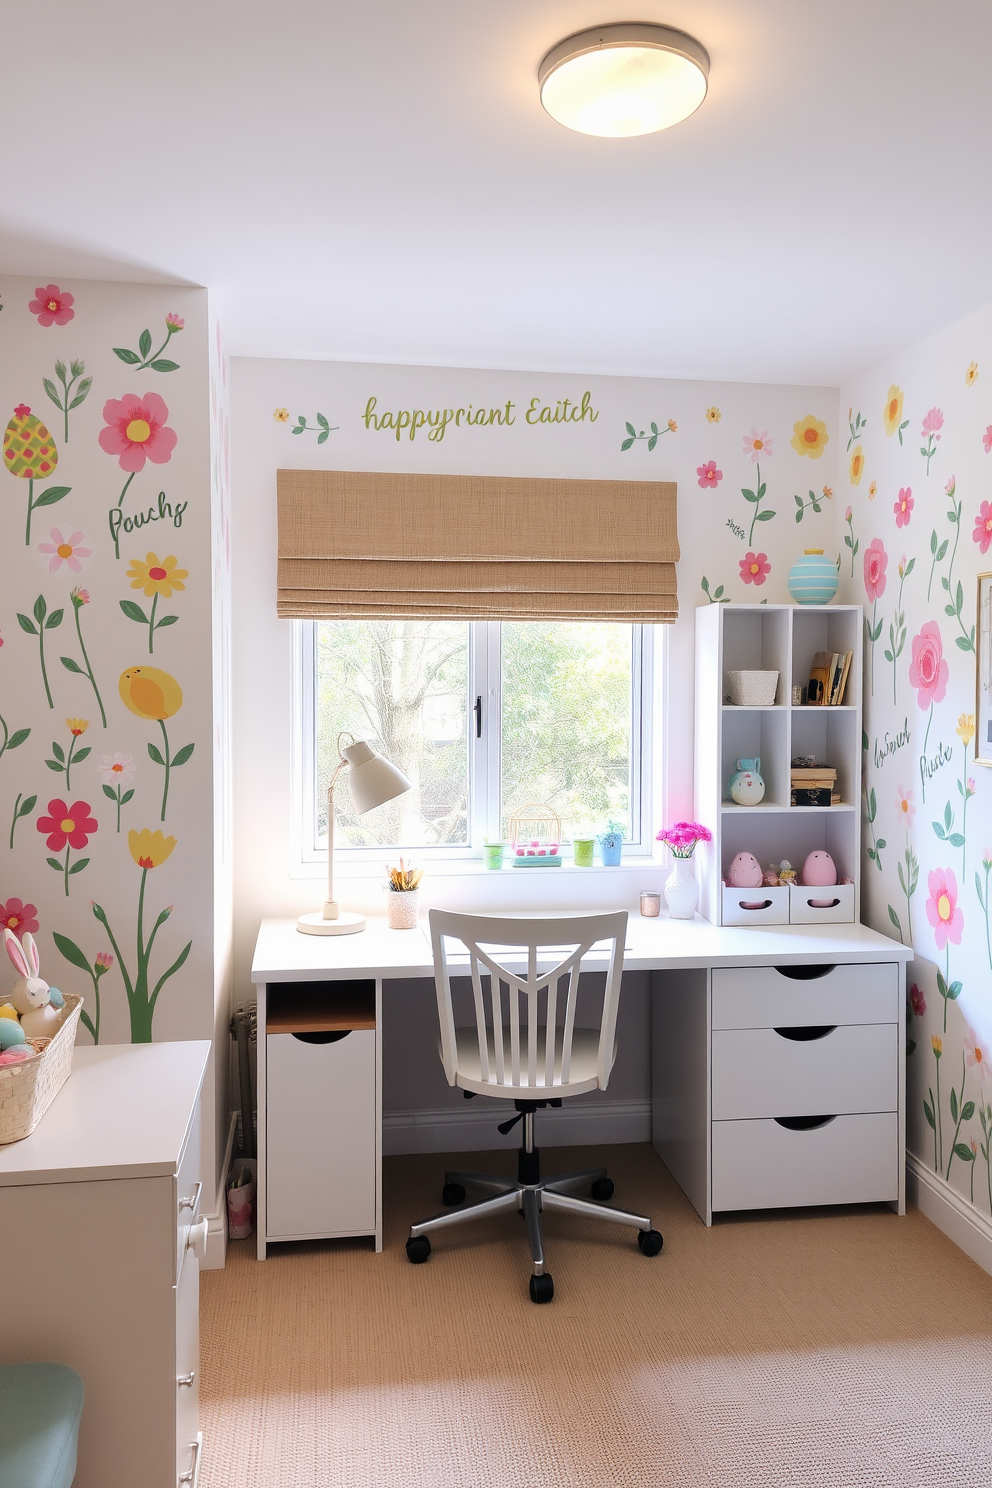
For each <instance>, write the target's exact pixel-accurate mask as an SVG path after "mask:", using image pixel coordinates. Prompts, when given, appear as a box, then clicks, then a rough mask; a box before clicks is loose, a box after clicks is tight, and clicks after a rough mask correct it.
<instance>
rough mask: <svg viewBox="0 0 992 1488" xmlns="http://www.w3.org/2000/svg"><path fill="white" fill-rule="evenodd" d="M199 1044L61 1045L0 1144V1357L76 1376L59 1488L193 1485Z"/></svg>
mask: <svg viewBox="0 0 992 1488" xmlns="http://www.w3.org/2000/svg"><path fill="white" fill-rule="evenodd" d="M209 1050H210V1046H209V1044H208V1043H206V1042H189V1043H174V1044H144V1045H139V1046H131V1045H111V1046H106V1045H105V1046H103V1047H102V1048H96V1049H95V1048H80V1049H77V1050H76V1051H75V1055H74V1063H73V1073H72V1075H71V1076H70V1078H69V1080H68V1081H67V1082H66V1084H65V1085H64V1086H63V1087H62V1090H61V1091H60V1092H59V1094H58V1096H57V1097H56V1099H55V1101H54V1102H53V1104H52V1105H51V1107H50V1108H49V1110H48V1112H47V1113H46V1115H45V1117H44V1118H43V1120H42V1122H41V1124H40V1125H39V1126H38V1127H37V1129H36V1130H35V1131H34V1132H32V1134H31V1136H30V1137H26V1138H25V1140H24V1141H23V1142H14V1143H11V1144H10V1145H9V1146H6V1147H0V1255H2V1256H3V1261H4V1269H5V1272H6V1274H7V1277H8V1285H7V1287H6V1289H5V1293H4V1305H3V1318H2V1324H0V1363H4V1364H7V1363H15V1362H18V1361H42V1360H49V1361H51V1362H54V1363H58V1364H68V1365H70V1366H71V1367H72V1368H73V1369H75V1370H77V1371H78V1373H79V1374H80V1375H81V1376H82V1380H83V1386H84V1389H85V1397H86V1398H85V1405H84V1408H83V1418H82V1424H81V1427H80V1433H79V1466H78V1469H77V1473H76V1478H75V1488H137V1485H139V1484H140V1485H141V1488H176V1485H177V1484H186V1483H188V1484H190V1485H193V1488H195V1481H196V1475H197V1471H198V1465H199V1436H198V1377H199V1260H198V1255H197V1252H198V1251H200V1253H201V1254H202V1250H201V1242H205V1239H206V1236H205V1234H204V1226H205V1223H206V1222H205V1221H203V1220H201V1219H200V1214H199V1208H200V1194H201V1192H202V1184H201V1181H200V1126H199V1110H200V1106H199V1102H200V1087H201V1084H202V1081H203V1075H204V1071H205V1069H206V1063H207V1057H208V1054H209Z"/></svg>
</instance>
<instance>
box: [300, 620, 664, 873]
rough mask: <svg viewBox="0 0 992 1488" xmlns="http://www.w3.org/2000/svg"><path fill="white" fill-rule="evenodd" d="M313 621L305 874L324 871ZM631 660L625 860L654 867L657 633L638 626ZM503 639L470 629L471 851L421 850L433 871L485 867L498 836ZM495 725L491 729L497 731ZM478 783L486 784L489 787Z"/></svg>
mask: <svg viewBox="0 0 992 1488" xmlns="http://www.w3.org/2000/svg"><path fill="white" fill-rule="evenodd" d="M318 624H319V622H318V621H315V620H294V621H293V703H294V707H293V727H292V731H291V737H292V752H293V761H292V835H293V857H294V860H295V861H296V862H298V863H299V864H300V865H301V867H302V868H303V869H304V871H306V869H307V868H308V867H309V866H310V865H316V864H322V865H323V864H326V862H327V848H326V838H325V839H320V840H315V838H314V834H313V831H312V829H311V826H310V824H311V823H312V822H313V821H314V820H315V816H316V811H315V807H316V800H315V796H316V768H315V745H316V727H315V719H314V708H315V699H316V666H317V648H316V634H317V631H316V627H317V625H318ZM632 640H633V644H632V658H631V812H630V815H631V823H632V834H631V837H630V838H629V839H625V841H624V858H625V860H628V859H630V860H640V861H644V860H650V859H651V858H652V856H653V855H654V854H653V852H652V848H653V841H652V839H653V832H652V827H651V822H652V815H653V801H654V800H655V799H657V798H658V796H659V794H660V792H659V789H658V787H659V785H660V780H659V772H658V768H657V761H656V759H655V751H654V740H655V737H656V736H658V737H660V736H661V732H662V731H661V730H659V729H656V717H655V715H656V712H657V711H658V704H659V701H660V699H661V697H662V694H663V688H662V687H661V686H659V682H660V680H661V679H660V670H661V667H662V665H663V663H662V652H663V650H665V649H667V648H663V647H662V646H659V645H657V644H656V641H657V627H656V626H654V625H634V627H633V637H632ZM500 641H501V632H500V626H499V623H498V622H495V621H491V622H479V623H475V624H471V625H470V627H469V677H468V694H467V697H466V706H467V708H468V712H469V721H468V732H469V751H468V754H469V771H468V794H469V832H470V837H471V839H472V840H471V841H470V842H469V843H467V844H465V845H457V844H452V843H444V844H440V845H438V846H437V847H417V848H416V849H414V850H415V851H416V854H417V857H418V859H420V860H422V861H423V862H425V863H431V864H433V865H434V866H435V867H436V866H437V865H438V864H439V863H440V862H452V863H457V862H465V861H472V860H477V861H481V859H482V856H483V854H482V844H483V841H484V840H485V839H486V838H489V839H491V840H493V841H496V840H498V839H499V836H500V777H501V762H500V747H501V738H500V734H501V730H500V727H499V722H500V717H501V715H500V707H501V680H502V673H501V654H500V653H501V645H500ZM476 697H481V698H482V703H483V713H482V718H483V727H482V735H481V737H477V736H476V729H475V715H474V712H473V711H472V710H473V705H474V703H475V699H476ZM491 725H492V726H491ZM480 780H481V781H484V782H485V785H484V787H483V786H481V785H480ZM385 850H387V849H383V848H382V847H348V846H346V845H345V844H344V843H342V842H341V839H340V837H338V839H337V841H336V844H335V854H336V857H346V861H348V862H349V863H351V864H352V865H354V866H358V865H360V864H361V863H363V862H369V863H374V864H375V865H376V867H377V869H379V870H381V867H382V854H383V851H385Z"/></svg>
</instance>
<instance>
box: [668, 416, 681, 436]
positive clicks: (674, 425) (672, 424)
mask: <svg viewBox="0 0 992 1488" xmlns="http://www.w3.org/2000/svg"><path fill="white" fill-rule="evenodd" d="M668 427H669V429H670V430H671V432H672V433H673V434H677V433H678V431H679V426H678V424H677V423H676V422H675V420H674V419H669V420H668Z"/></svg>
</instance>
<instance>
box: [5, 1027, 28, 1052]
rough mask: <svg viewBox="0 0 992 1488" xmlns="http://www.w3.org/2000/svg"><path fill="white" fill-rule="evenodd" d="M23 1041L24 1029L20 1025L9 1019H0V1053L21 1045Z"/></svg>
mask: <svg viewBox="0 0 992 1488" xmlns="http://www.w3.org/2000/svg"><path fill="white" fill-rule="evenodd" d="M24 1039H25V1034H24V1029H23V1028H22V1027H21V1025H20V1023H18V1022H17V1021H16V1020H12V1019H10V1018H3V1019H0V1053H4V1054H5V1053H6V1052H7V1050H8V1049H13V1048H14V1047H15V1046H16V1045H17V1044H23V1043H24Z"/></svg>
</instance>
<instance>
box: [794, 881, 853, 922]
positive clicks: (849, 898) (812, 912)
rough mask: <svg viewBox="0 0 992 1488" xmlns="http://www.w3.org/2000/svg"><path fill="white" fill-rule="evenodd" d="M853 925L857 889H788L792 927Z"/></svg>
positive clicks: (846, 886) (837, 886)
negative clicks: (855, 891)
mask: <svg viewBox="0 0 992 1488" xmlns="http://www.w3.org/2000/svg"><path fill="white" fill-rule="evenodd" d="M853 922H854V885H853V884H852V883H846V884H834V885H833V886H832V887H831V888H813V887H811V886H810V885H809V884H790V886H789V924H790V925H850V924H853Z"/></svg>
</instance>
